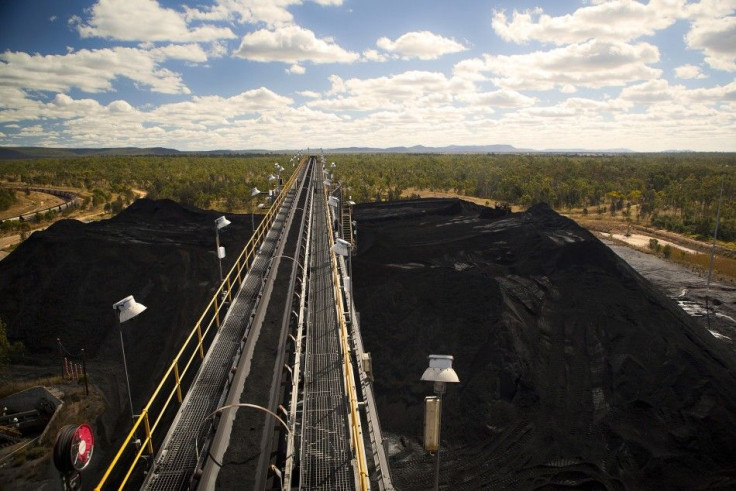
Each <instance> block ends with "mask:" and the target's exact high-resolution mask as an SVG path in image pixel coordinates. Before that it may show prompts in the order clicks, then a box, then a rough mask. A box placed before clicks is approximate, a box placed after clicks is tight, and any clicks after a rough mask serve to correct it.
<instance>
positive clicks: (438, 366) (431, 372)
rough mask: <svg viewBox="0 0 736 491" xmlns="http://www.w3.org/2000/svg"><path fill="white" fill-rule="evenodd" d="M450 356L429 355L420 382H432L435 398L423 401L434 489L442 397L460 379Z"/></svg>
mask: <svg viewBox="0 0 736 491" xmlns="http://www.w3.org/2000/svg"><path fill="white" fill-rule="evenodd" d="M452 360H453V357H452V356H451V355H429V368H427V369H426V370H425V371H424V374H423V375H422V379H421V380H422V381H424V382H434V393H435V396H436V397H426V398H425V399H424V405H425V413H424V448H425V449H426V450H429V451H432V450H434V451H435V467H434V489H435V491H437V490H439V486H440V433H441V429H442V396H443V395H444V394H445V389H446V385H447V384H448V383H458V382H460V379H459V378H458V377H457V373H455V370H453V369H452Z"/></svg>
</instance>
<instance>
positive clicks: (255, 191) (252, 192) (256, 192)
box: [250, 188, 261, 198]
mask: <svg viewBox="0 0 736 491" xmlns="http://www.w3.org/2000/svg"><path fill="white" fill-rule="evenodd" d="M259 194H261V191H260V189H258V188H253V189H251V190H250V197H251V198H253V197H255V196H258V195H259Z"/></svg>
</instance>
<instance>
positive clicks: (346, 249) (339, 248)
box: [330, 239, 350, 256]
mask: <svg viewBox="0 0 736 491" xmlns="http://www.w3.org/2000/svg"><path fill="white" fill-rule="evenodd" d="M330 250H331V251H332V252H334V253H335V254H340V255H341V256H347V255H348V254H350V242H348V241H347V240H343V239H335V245H333V246H332V247H330Z"/></svg>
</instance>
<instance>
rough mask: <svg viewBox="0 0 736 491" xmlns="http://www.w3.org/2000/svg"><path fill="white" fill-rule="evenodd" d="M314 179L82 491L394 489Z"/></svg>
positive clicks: (328, 208)
mask: <svg viewBox="0 0 736 491" xmlns="http://www.w3.org/2000/svg"><path fill="white" fill-rule="evenodd" d="M323 172H324V157H321V159H320V158H318V157H315V156H311V157H304V158H302V159H301V162H300V164H299V165H298V166H297V167H296V168H295V169H294V172H293V173H292V175H291V177H290V179H289V180H288V181H287V182H286V183H285V184H284V186H283V188H282V190H281V192H280V193H278V194H277V196H276V198H275V201H274V202H273V204H272V206H271V207H270V208H269V210H268V211H267V213H266V214H265V216H264V217H263V219H262V221H261V223H260V225H259V226H258V228H257V229H256V230H255V231H254V234H253V236H252V237H251V239H250V241H249V242H248V243H247V244H246V245H245V247H244V248H243V250H242V252H241V253H240V255H239V256H238V258H237V259H236V260H235V262H234V264H233V266H232V268H231V269H230V271H228V272H227V274H226V275H224V280H223V281H222V284H221V285H220V286H219V288H218V289H217V291H216V292H215V293H214V295H213V297H212V298H211V300H210V302H209V303H208V305H207V307H206V308H205V311H204V312H203V313H202V315H201V317H200V318H199V319H198V320H197V322H196V323H195V325H194V326H193V328H192V329H191V331H190V333H189V336H188V337H187V338H186V341H185V342H184V344H183V345H182V347H181V349H180V350H179V352H178V353H177V354H176V356H175V357H174V359H173V361H172V362H171V364H170V365H169V367H168V369H167V370H166V371H165V373H164V375H163V377H162V378H161V382H160V383H159V384H158V386H157V387H156V389H155V390H154V392H153V394H152V395H151V398H150V399H149V401H148V402H147V404H146V405H145V406H144V407H143V408H142V410H141V412H140V414H139V415H138V416H137V417H136V418H135V419H134V421H133V425H132V427H131V428H130V430H129V432H128V434H127V436H126V438H125V439H124V440H123V442H122V444H121V445H120V447H119V449H118V451H117V453H116V454H115V456H114V458H113V460H112V462H111V463H110V464H109V466H108V468H107V470H106V472H105V474H104V475H103V477H102V479H101V480H100V482H99V483H98V484H97V485H96V487H95V489H98V490H99V489H131V488H140V489H146V490H183V489H207V490H209V489H215V488H218V489H256V490H260V489H304V490H309V489H315V490H316V489H323V490H340V489H344V490H353V489H359V490H365V489H370V488H375V489H381V490H384V489H385V490H391V489H393V485H392V482H391V476H390V471H389V466H388V460H387V456H386V451H385V448H384V444H383V438H382V436H381V429H380V424H379V420H378V413H377V410H376V405H375V401H374V396H373V390H372V379H371V374H370V373H369V371H366V369H368V370H370V369H369V364H366V363H364V362H365V360H369V355H367V354H365V353H364V351H363V344H362V340H361V335H360V326H359V324H358V316H357V314H356V313H355V305H354V302H353V299H352V295H351V285H352V278H350V277H349V276H350V273H351V271H350V262H351V261H350V258H351V255H352V252H353V250H354V248H355V246H356V237H355V236H354V233H353V231H354V227H353V221H352V210H351V205H352V203H351V202H349V200H345V199H343V196H342V192H341V190H339V189H334V190H333V189H331V188H330V187H328V186H326V185H325V184H324V181H323ZM336 205H337V206H336ZM333 224H336V226H333ZM336 241H338V242H339V243H338V244H336ZM345 244H349V246H348V247H347V252H346V251H345V250H342V249H341V247H343V248H344V246H345Z"/></svg>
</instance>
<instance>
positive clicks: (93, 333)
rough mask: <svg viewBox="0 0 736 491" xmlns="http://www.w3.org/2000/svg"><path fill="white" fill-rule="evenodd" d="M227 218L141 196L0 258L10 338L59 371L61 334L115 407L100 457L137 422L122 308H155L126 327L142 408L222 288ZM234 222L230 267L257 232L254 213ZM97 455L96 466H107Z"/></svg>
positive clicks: (38, 235) (32, 358)
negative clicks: (125, 301)
mask: <svg viewBox="0 0 736 491" xmlns="http://www.w3.org/2000/svg"><path fill="white" fill-rule="evenodd" d="M220 215H221V213H218V212H215V211H209V210H208V211H205V210H199V209H195V208H188V207H184V206H180V205H178V204H177V203H175V202H173V201H170V200H156V201H154V200H149V199H139V200H137V201H136V202H134V203H133V204H132V205H131V206H130V207H128V208H127V209H125V210H124V211H123V212H121V213H120V214H119V215H117V216H115V217H114V218H112V219H109V220H103V221H99V222H92V223H82V222H79V221H76V220H62V221H60V222H57V223H55V224H54V225H52V226H51V227H49V228H48V229H47V230H45V231H41V232H35V233H33V234H32V235H31V236H30V237H29V238H28V239H27V240H26V241H25V242H23V244H21V245H20V246H19V247H18V248H17V249H16V250H15V251H14V252H13V253H12V254H10V255H9V256H8V257H7V258H5V259H4V260H2V261H0V317H2V318H3V320H4V321H5V322H6V324H7V325H8V337H9V338H10V339H11V340H12V341H17V340H20V341H22V342H23V344H24V345H25V347H26V349H27V351H28V360H27V363H28V364H49V366H50V367H56V366H60V359H59V351H58V349H59V348H58V344H57V338H60V340H61V342H62V344H63V346H64V348H65V349H66V350H67V351H68V352H70V353H72V354H78V353H79V352H80V350H81V349H82V348H84V350H85V352H86V353H87V357H88V369H89V371H90V380H91V382H92V383H93V384H95V385H97V386H98V387H99V388H100V389H101V390H102V391H103V393H104V395H105V400H106V405H107V410H106V412H105V414H104V416H103V418H102V419H101V420H100V421H99V422H97V425H96V432H97V438H98V440H99V443H100V445H99V446H98V450H99V451H100V452H102V451H103V450H104V449H109V448H111V446H112V444H113V443H114V442H115V441H118V440H121V439H122V437H124V436H125V433H124V431H127V428H128V427H129V426H130V414H129V409H128V395H127V390H126V389H125V379H124V373H123V370H122V358H121V348H120V338H119V334H118V321H117V316H116V313H115V311H114V310H113V308H112V305H113V303H115V302H117V301H118V300H121V299H122V298H124V297H126V296H128V295H133V296H134V297H135V299H136V301H138V302H140V303H142V304H143V305H145V306H146V307H147V310H146V311H145V312H143V313H142V314H141V315H140V316H138V317H136V318H135V319H132V320H130V321H128V322H126V323H125V324H123V335H124V340H125V351H126V355H127V361H128V369H129V373H130V383H131V394H132V399H133V405H134V407H135V408H141V407H143V405H144V404H145V403H146V401H147V400H148V397H150V395H151V393H152V392H153V390H154V388H155V387H156V385H157V384H158V383H159V381H160V377H161V375H162V374H163V373H164V371H165V369H166V368H167V367H168V365H169V364H170V363H171V361H172V359H173V358H174V355H175V354H176V352H177V351H178V350H179V348H180V347H181V345H182V342H183V340H184V339H185V338H186V336H187V335H188V334H189V332H190V331H191V329H192V328H193V326H194V323H195V322H196V320H197V319H198V318H199V316H200V315H201V314H202V312H203V311H204V308H205V306H206V305H207V303H208V302H209V301H210V299H211V298H212V295H213V294H214V292H215V289H216V288H217V287H218V286H219V273H218V264H217V256H216V255H215V224H214V220H215V219H216V218H217V217H219V216H220ZM227 217H228V219H229V220H230V221H231V222H232V224H231V225H230V226H228V227H226V228H224V229H222V230H221V231H220V240H221V245H223V246H224V247H225V248H226V251H227V257H226V258H225V259H224V260H223V269H224V271H227V269H228V268H229V267H230V266H231V265H232V264H233V262H234V259H235V258H236V257H237V255H238V254H239V253H240V251H241V249H242V247H243V245H244V244H245V243H246V242H247V240H248V239H249V238H250V235H251V217H250V215H233V214H227ZM257 224H258V220H256V225H257ZM54 370H56V369H55V368H54ZM51 373H56V372H55V371H54V372H51ZM96 457H97V458H96V459H95V461H94V462H93V466H94V465H102V464H103V463H104V464H105V465H107V462H105V457H104V456H103V454H102V453H99V454H98V455H97V456H96ZM108 460H109V458H108ZM93 466H91V467H93Z"/></svg>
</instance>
